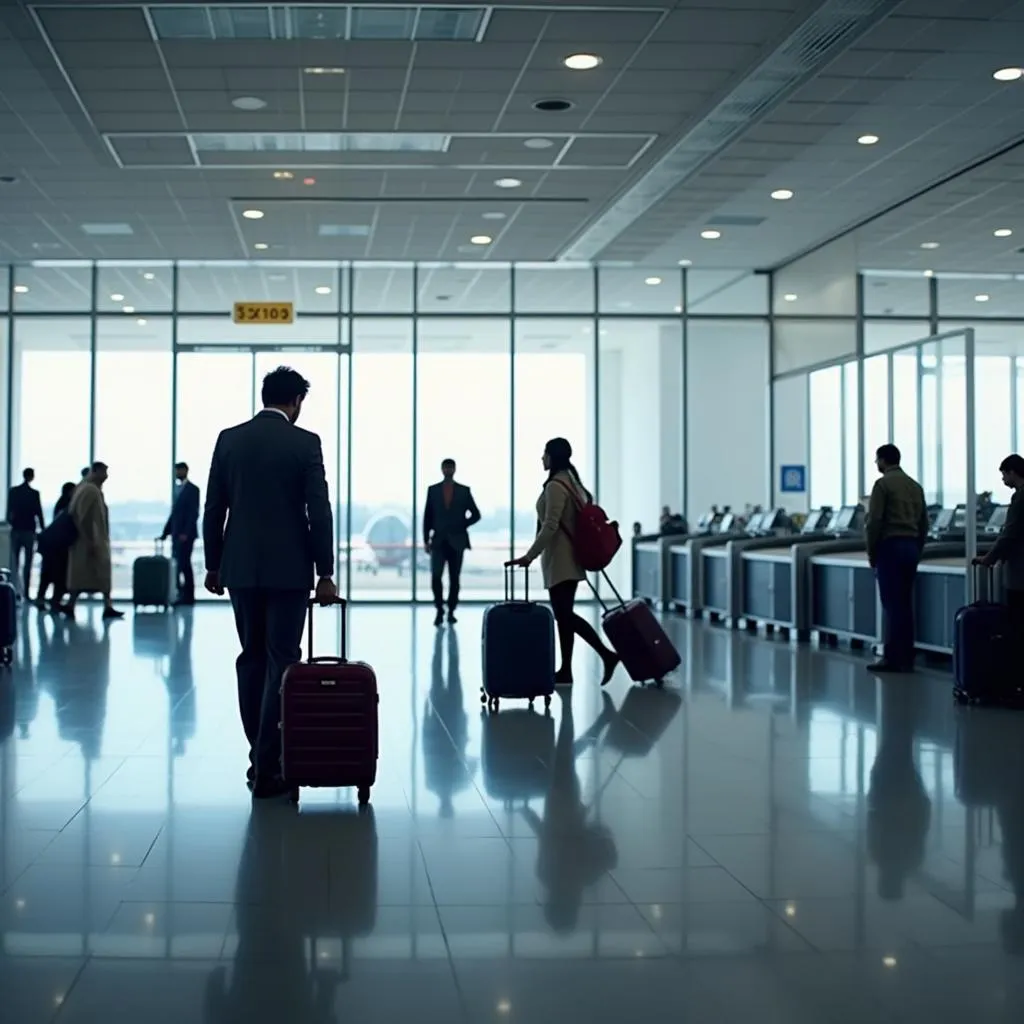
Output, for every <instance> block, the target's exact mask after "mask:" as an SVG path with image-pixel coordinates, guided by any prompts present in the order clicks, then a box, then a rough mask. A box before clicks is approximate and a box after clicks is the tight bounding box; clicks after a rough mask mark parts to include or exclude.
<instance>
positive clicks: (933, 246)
mask: <svg viewBox="0 0 1024 1024" xmlns="http://www.w3.org/2000/svg"><path fill="white" fill-rule="evenodd" d="M938 247H939V243H938V242H922V243H921V248H922V249H938Z"/></svg>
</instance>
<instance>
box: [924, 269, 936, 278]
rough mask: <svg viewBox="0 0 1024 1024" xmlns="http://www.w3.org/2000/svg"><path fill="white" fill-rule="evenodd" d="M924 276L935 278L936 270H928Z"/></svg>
mask: <svg viewBox="0 0 1024 1024" xmlns="http://www.w3.org/2000/svg"><path fill="white" fill-rule="evenodd" d="M924 276H925V277H934V276H935V271H934V270H926V271H925V272H924Z"/></svg>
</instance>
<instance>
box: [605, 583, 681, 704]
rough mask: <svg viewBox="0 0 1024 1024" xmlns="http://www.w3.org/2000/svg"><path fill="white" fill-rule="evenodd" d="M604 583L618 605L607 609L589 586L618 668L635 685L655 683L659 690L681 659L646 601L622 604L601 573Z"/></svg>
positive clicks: (613, 586) (623, 602) (617, 593)
mask: <svg viewBox="0 0 1024 1024" xmlns="http://www.w3.org/2000/svg"><path fill="white" fill-rule="evenodd" d="M602 575H603V576H604V579H605V582H606V583H607V584H608V586H609V587H611V589H612V593H613V594H614V595H615V597H616V599H617V601H618V603H617V604H616V606H615V607H614V608H609V607H608V605H607V604H605V602H604V601H602V600H601V597H600V595H599V594H598V592H597V588H596V587H595V586H594V585H593V584H592V583H590V581H589V579H588V581H587V582H588V583H590V588H591V590H593V591H594V596H595V597H596V598H597V600H598V601H599V602H600V604H601V607H602V608H603V609H604V614H603V615H602V616H601V624H602V625H603V626H604V632H605V635H606V636H607V637H608V640H609V642H610V643H611V645H612V647H613V648H615V653H616V654H618V656H619V657H620V658H621V659H622V665H623V667H624V668H625V669H626V671H627V672H628V673H629V676H630V678H631V679H632V680H633V682H635V683H652V682H653V683H657V685H658V686H662V685H663V684H664V682H665V676H667V675H668V674H669V673H670V672H674V671H675V670H676V669H677V668H679V666H680V665H681V664H682V658H680V656H679V652H678V651H677V650H676V649H675V647H674V646H673V644H672V641H671V640H669V638H668V634H666V632H665V630H663V629H662V628H661V623H660V622H658V620H657V619H656V618H655V617H654V612H653V611H651V609H650V607H649V606H648V604H647V602H646V601H642V600H633V601H623V599H622V596H621V595H620V594H619V592H618V591H617V590H616V589H615V585H614V584H613V583H612V581H611V580H610V579H609V578H608V574H607V573H602Z"/></svg>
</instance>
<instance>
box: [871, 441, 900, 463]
mask: <svg viewBox="0 0 1024 1024" xmlns="http://www.w3.org/2000/svg"><path fill="white" fill-rule="evenodd" d="M875 458H876V459H881V460H882V462H884V463H885V464H886V465H887V466H898V465H899V464H900V459H901V458H902V456H901V455H900V450H899V448H897V447H896V445H894V444H883V445H882V447H881V448H879V449H878V451H877V452H875Z"/></svg>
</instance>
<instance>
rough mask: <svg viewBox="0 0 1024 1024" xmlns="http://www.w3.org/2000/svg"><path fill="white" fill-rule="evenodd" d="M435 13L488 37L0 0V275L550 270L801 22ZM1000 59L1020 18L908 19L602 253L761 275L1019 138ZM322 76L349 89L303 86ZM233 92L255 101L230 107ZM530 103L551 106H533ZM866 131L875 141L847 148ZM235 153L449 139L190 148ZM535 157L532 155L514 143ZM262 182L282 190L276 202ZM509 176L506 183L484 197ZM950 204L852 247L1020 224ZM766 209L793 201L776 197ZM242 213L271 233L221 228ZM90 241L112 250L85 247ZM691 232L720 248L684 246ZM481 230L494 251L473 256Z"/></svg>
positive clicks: (984, 184) (949, 0)
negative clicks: (199, 25) (379, 35)
mask: <svg viewBox="0 0 1024 1024" xmlns="http://www.w3.org/2000/svg"><path fill="white" fill-rule="evenodd" d="M149 6H150V7H151V8H158V7H162V6H170V4H165V3H162V2H159V0H158V2H157V3H153V4H150V5H149ZM225 6H226V5H225ZM377 6H384V7H387V6H392V7H395V6H410V5H409V4H405V5H403V4H401V3H400V2H398V0H386V2H380V0H378V3H377ZM440 6H443V7H445V8H459V7H465V8H473V7H480V6H487V7H489V8H491V10H490V12H489V16H488V20H487V23H486V29H485V31H484V33H483V40H482V41H481V42H431V41H426V42H410V41H402V40H393V41H374V42H358V43H356V42H346V41H344V40H342V41H335V40H274V41H261V40H220V41H208V40H207V41H204V40H164V41H163V42H160V43H158V42H156V40H155V38H154V35H153V31H152V19H151V17H149V16H147V11H146V8H144V7H142V6H139V5H138V4H136V3H123V4H116V5H111V6H107V7H96V6H92V5H90V4H85V3H82V2H80V0H78V2H71V0H65V2H63V3H61V2H56V3H52V2H48V3H46V4H45V5H40V6H38V7H35V8H29V7H25V6H23V5H22V4H20V3H18V2H16V0H0V176H2V175H10V176H14V177H16V178H17V179H18V180H17V182H15V183H14V184H9V185H0V260H2V259H12V260H18V261H24V260H33V259H59V258H76V257H79V258H107V259H146V258H152V259H170V258H178V259H245V258H253V257H255V258H260V252H257V251H255V250H254V248H253V246H254V244H255V243H257V242H261V243H266V244H267V245H268V246H269V248H268V249H267V250H263V255H264V256H265V257H266V258H270V259H333V260H337V259H342V260H344V259H359V260H364V259H370V260H402V259H416V260H441V261H453V262H454V261H463V262H464V261H467V260H473V259H492V260H531V261H532V260H550V259H555V258H558V257H559V256H561V255H563V254H564V253H566V252H567V251H568V250H569V249H570V247H571V244H572V242H573V241H574V240H575V239H578V238H579V237H580V236H581V234H582V233H583V232H584V231H585V230H586V228H587V227H588V226H590V225H593V224H594V223H595V221H597V220H598V219H599V218H600V217H601V216H602V214H603V213H605V212H606V211H607V210H608V209H609V208H611V207H612V205H613V204H614V202H615V201H616V199H618V198H619V197H620V196H622V195H623V194H624V193H625V192H626V190H627V189H629V188H630V187H631V186H633V185H635V184H636V183H637V182H638V181H640V180H641V179H642V178H643V176H644V175H645V174H647V173H648V172H649V171H650V169H651V167H652V166H654V164H655V162H656V161H657V160H658V159H659V157H660V156H662V155H663V154H665V153H666V152H667V151H668V149H669V148H670V147H671V146H672V145H673V144H674V143H675V142H676V141H677V140H679V139H680V138H683V137H684V136H685V135H686V133H687V132H689V131H691V130H692V129H693V127H694V126H695V125H698V124H699V123H700V122H701V119H703V118H705V117H706V116H707V115H708V113H709V112H710V111H711V110H712V109H714V107H715V106H716V104H718V103H720V102H721V101H722V99H723V98H725V97H727V96H729V95H730V94H731V92H732V91H733V90H735V89H736V88H737V86H738V85H740V84H741V83H742V82H744V81H745V79H746V78H747V77H748V76H749V75H750V74H751V72H752V71H753V69H755V68H756V67H758V66H759V65H760V64H761V63H762V62H763V61H764V60H765V59H766V58H767V56H769V55H770V54H771V53H773V52H774V48H775V47H777V46H778V45H779V44H780V42H781V41H782V40H784V39H786V38H788V37H790V36H791V35H792V34H793V32H794V31H796V30H797V29H798V28H799V27H800V26H801V24H803V23H805V21H806V19H807V18H808V17H809V16H810V15H812V14H813V13H814V12H815V10H817V9H819V8H821V7H822V6H823V4H822V3H819V2H815V0H685V2H674V0H650V2H644V3H627V2H626V0H619V2H618V3H617V4H616V3H611V2H609V0H588V2H586V3H583V2H580V0H560V2H558V3H551V2H534V3H533V4H532V5H516V4H513V3H509V2H504V0H499V2H497V3H491V4H486V5H483V4H479V3H472V2H469V0H447V2H445V3H444V4H442V5H440ZM1022 36H1024V2H1021V0H972V2H970V3H965V2H962V0H905V2H904V3H902V4H901V5H900V6H899V7H898V9H897V11H896V13H894V14H891V15H889V16H888V17H887V18H886V19H885V20H884V21H882V22H881V24H879V25H878V26H877V27H875V28H874V29H872V30H871V31H870V32H869V33H868V34H867V35H865V36H863V37H862V38H860V39H859V40H858V41H857V42H856V43H855V44H854V45H853V46H851V47H850V48H848V49H847V50H846V52H844V53H842V54H841V55H840V56H839V57H838V58H837V59H836V60H834V61H833V62H832V63H831V64H830V65H829V66H828V67H826V68H825V69H824V70H823V71H822V72H821V73H819V74H818V75H817V76H816V77H814V78H813V79H812V80H811V81H809V82H807V83H806V84H805V85H803V86H802V87H801V88H799V89H798V90H797V91H796V92H794V93H793V94H792V95H791V96H790V97H789V98H788V99H787V100H786V101H785V102H783V103H782V104H781V105H779V106H778V107H776V108H775V109H774V110H772V111H770V112H769V113H768V114H767V115H766V116H764V117H763V118H761V119H760V120H757V121H755V122H753V123H750V124H749V125H747V127H746V129H745V131H744V132H743V135H742V137H741V138H740V139H739V140H738V141H737V142H735V143H734V144H732V145H731V146H730V147H729V148H728V149H727V150H726V151H725V152H723V153H722V154H721V155H720V156H718V157H716V158H715V159H713V160H712V161H711V162H710V163H709V164H707V166H706V167H704V169H703V170H701V171H700V172H699V173H697V174H695V175H693V176H692V177H691V178H689V179H688V180H686V181H683V182H681V183H680V184H679V185H678V186H677V187H675V188H674V189H672V190H670V191H669V192H668V193H667V194H666V195H665V197H664V198H663V199H662V200H661V201H660V202H658V203H656V204H655V205H654V206H653V207H652V208H651V209H650V210H649V211H648V212H646V213H643V214H642V215H640V216H638V217H637V218H636V219H635V220H634V221H633V222H632V223H630V224H626V225H624V226H623V230H621V232H620V233H618V234H617V237H615V238H614V239H613V240H612V241H610V244H608V245H607V246H605V247H604V248H603V250H602V251H601V252H600V253H599V254H598V255H599V257H600V258H601V259H604V260H611V261H622V262H634V263H637V264H643V265H647V266H652V267H659V266H661V267H664V266H671V265H674V264H675V262H676V261H677V260H679V259H682V258H688V259H692V260H694V261H695V264H696V265H697V266H698V267H723V268H752V267H763V266H771V265H774V264H777V263H779V262H782V261H784V260H786V259H788V258H790V257H792V256H793V255H795V254H797V253H799V252H800V251H803V250H805V249H807V248H809V247H811V246H813V245H815V244H818V243H819V242H821V241H822V240H824V239H826V238H828V237H831V236H832V235H834V234H836V233H838V232H840V231H842V230H844V229H846V228H847V227H849V226H851V225H854V224H856V223H859V222H860V221H862V220H863V219H864V218H866V217H868V216H870V215H872V214H874V213H877V212H879V211H881V210H883V209H885V208H887V207H889V206H891V205H894V204H897V203H899V202H901V201H903V200H904V199H906V198H907V197H908V196H910V195H913V194H914V193H916V192H918V191H920V190H921V189H923V188H926V187H927V186H929V185H930V184H932V183H934V182H935V181H937V180H939V179H941V178H943V177H944V176H946V175H948V174H950V173H953V172H955V171H957V170H958V169H960V168H962V167H964V166H965V165H967V164H969V163H971V162H972V161H974V160H976V159H977V158H978V157H979V156H982V155H986V154H988V153H991V152H993V151H995V150H997V149H999V148H1000V147H1003V146H1005V145H1006V144H1007V143H1008V142H1011V141H1013V140H1016V139H1022V138H1024V103H1022V102H1021V99H1022V97H1024V84H1019V83H1018V84H1013V83H1011V84H1008V85H1007V84H999V83H996V82H994V81H992V78H991V73H992V71H993V70H994V69H995V68H997V67H1001V66H1007V65H1013V64H1015V63H1020V60H1021V58H1020V52H1019V50H1020V39H1021V38H1022ZM575 51H589V52H595V53H598V54H600V55H601V56H602V57H603V63H602V64H601V66H600V67H599V68H597V69H595V70H593V71H589V72H571V71H568V70H567V69H565V68H564V67H563V66H562V63H561V62H562V60H563V58H564V57H565V56H566V55H567V54H568V53H571V52H575ZM317 66H321V67H344V68H345V74H337V75H334V74H331V75H309V74H304V72H303V69H305V68H307V67H317ZM244 96H255V97H258V98H259V99H261V100H263V101H264V102H265V103H266V106H265V107H264V108H261V109H259V110H255V111H245V110H239V109H237V108H236V107H235V106H233V105H232V101H233V100H236V99H238V98H240V97H244ZM545 98H566V99H568V100H570V101H572V103H573V107H572V109H571V110H569V111H567V112H563V113H543V112H540V111H537V110H535V109H534V107H533V104H534V103H535V101H537V100H540V99H545ZM866 131H871V132H874V133H876V134H878V135H879V136H880V137H881V142H880V143H879V144H878V145H877V146H873V147H862V146H858V145H857V144H856V137H857V135H859V134H861V133H862V132H866ZM236 132H238V133H241V132H246V133H260V134H275V133H301V132H334V133H337V132H349V133H371V132H372V133H392V132H403V133H438V134H440V135H443V136H446V137H447V139H448V141H447V144H446V147H445V148H444V149H443V150H442V151H439V152H415V153H409V152H376V153H351V152H349V153H331V152H326V153H324V152H317V153H313V154H306V155H304V156H303V155H295V156H292V155H283V154H282V155H281V156H280V157H277V158H275V157H268V156H267V155H266V154H263V153H261V154H255V155H254V154H251V153H244V152H243V153H238V152H234V151H232V152H230V153H213V152H205V153H203V154H201V157H200V160H199V161H198V162H199V163H201V164H202V166H196V163H197V160H196V156H195V152H196V151H195V148H194V145H193V142H194V139H193V138H192V137H193V136H194V135H195V134H196V133H236ZM532 138H543V139H549V140H550V141H552V143H553V145H552V146H551V147H549V148H547V149H533V148H530V147H527V146H525V142H526V141H527V140H528V139H532ZM275 159H277V160H280V163H271V162H268V161H272V160H275ZM118 161H120V162H121V163H123V164H124V166H119V162H118ZM278 168H286V169H289V170H291V171H292V172H293V173H294V178H293V179H291V180H287V181H281V180H274V179H273V178H272V176H271V171H272V170H274V169H278ZM977 175H981V176H980V177H978V176H977ZM985 175H989V177H987V178H986V177H985ZM307 176H310V177H313V178H315V183H314V184H311V185H305V184H303V178H304V177H307ZM509 176H514V177H515V178H518V179H520V180H521V181H522V186H521V187H519V188H516V189H509V190H503V189H500V188H498V187H497V186H496V185H495V180H496V179H497V178H500V177H509ZM970 181H971V184H970V185H965V184H964V182H961V184H960V185H957V184H956V183H955V182H954V183H953V184H952V185H949V186H945V187H944V188H943V189H941V190H938V191H936V192H935V193H932V194H931V196H930V197H926V198H925V199H922V200H919V201H918V202H919V203H922V204H926V205H922V206H919V205H918V203H915V204H913V206H912V207H907V208H905V210H900V211H897V212H895V213H893V214H891V215H889V216H887V217H885V218H883V219H882V220H881V221H879V222H876V224H874V225H872V226H870V227H869V228H865V229H864V234H863V236H862V242H861V251H862V253H863V254H864V257H865V259H869V260H870V264H869V265H882V266H897V267H898V266H906V267H908V268H921V259H922V257H921V250H920V248H919V243H918V242H917V241H915V240H914V238H913V236H914V226H915V225H914V218H921V217H924V218H925V223H928V224H929V225H930V230H931V231H932V232H933V233H940V234H943V238H944V239H945V238H947V236H950V235H951V234H955V233H956V232H959V231H960V229H961V228H965V227H966V228H968V229H970V228H971V227H972V225H973V224H979V223H985V222H987V221H988V220H992V219H993V218H994V217H996V216H997V215H999V216H1003V217H1006V218H1017V217H1019V216H1020V213H1021V210H1020V200H1019V199H1017V198H1015V196H1016V197H1019V196H1020V164H1019V161H1016V160H1015V159H1014V158H1011V157H1008V158H1004V159H1002V160H1000V161H997V162H995V163H993V164H992V165H989V167H988V169H986V170H985V171H984V172H982V171H978V172H975V174H972V175H971V176H970ZM775 188H789V189H792V190H793V191H794V192H795V198H794V199H793V200H791V201H789V202H784V203H780V202H774V201H772V200H771V199H770V198H769V192H770V191H771V190H772V189H775ZM957 189H960V190H961V192H959V193H958V192H957ZM965 193H966V194H965ZM250 206H258V207H259V208H260V209H262V210H263V211H264V212H265V217H264V218H263V219H262V220H255V221H250V220H246V219H244V218H242V217H241V216H240V214H241V211H242V210H243V209H245V208H246V207H250ZM912 209H913V210H915V211H916V212H915V213H914V214H913V215H911V214H910V213H909V212H907V211H909V210H912ZM487 214H489V215H491V217H490V218H487V217H485V215H487ZM88 223H93V224H127V225H128V226H129V227H130V233H129V234H124V235H102V236H95V235H89V234H86V233H85V232H84V231H83V230H82V225H83V224H88ZM1015 223H1016V224H1019V226H1020V230H1019V232H1018V236H1019V237H1020V242H1021V244H1024V223H1022V222H1021V221H1020V220H1015ZM712 224H718V225H720V226H721V230H722V231H723V237H722V238H721V239H720V240H718V241H715V242H705V241H703V240H701V239H700V238H699V232H700V230H701V229H703V228H705V227H707V226H709V225H712ZM943 225H945V227H943ZM325 226H326V227H331V226H333V228H335V229H337V231H336V233H335V234H325V233H324V228H325ZM1009 226H1013V225H1009ZM337 232H340V234H339V233H337ZM477 234H488V235H491V236H493V237H494V243H493V244H492V245H488V246H483V247H479V246H472V245H469V244H468V243H469V238H470V237H471V236H472V235H477ZM1014 240H1015V239H1014V238H1011V239H1007V240H1002V242H1001V244H1000V246H999V247H998V249H997V250H993V249H992V247H991V245H989V244H988V243H990V242H991V231H989V232H988V236H987V241H986V240H985V238H981V237H977V232H975V233H974V235H971V236H970V238H969V239H968V238H966V236H965V241H964V242H963V243H962V244H961V245H955V244H954V243H953V241H952V239H951V238H950V240H949V243H948V245H947V242H946V241H943V245H942V247H941V249H940V250H938V251H937V253H936V257H938V256H939V255H941V256H942V257H946V256H947V255H948V257H949V258H950V259H952V258H954V257H955V258H956V259H961V258H963V259H971V260H974V261H981V262H984V261H986V260H989V261H990V262H991V259H992V258H993V252H994V251H996V252H998V254H999V255H998V259H997V260H996V263H997V264H998V266H999V268H1001V269H1006V270H1010V271H1012V270H1015V269H1020V270H1022V271H1024V263H1022V261H1021V258H1020V254H1019V253H1017V252H1016V247H1014V246H1013V245H1012V244H1010V243H1012V242H1013V241H1014ZM900 260H902V261H903V262H902V263H900V262H898V261H900ZM986 265H987V264H986ZM921 269H923V268H921Z"/></svg>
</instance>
